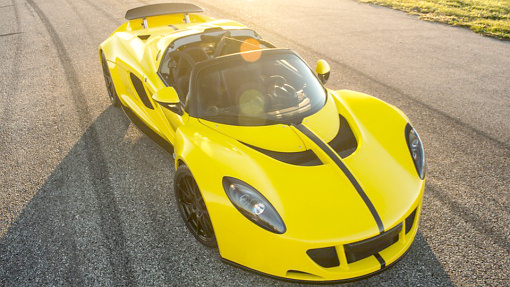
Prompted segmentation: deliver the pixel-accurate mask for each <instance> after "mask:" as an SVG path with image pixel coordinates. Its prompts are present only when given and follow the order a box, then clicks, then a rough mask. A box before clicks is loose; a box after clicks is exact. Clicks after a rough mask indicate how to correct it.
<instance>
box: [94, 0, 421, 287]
mask: <svg viewBox="0 0 510 287" xmlns="http://www.w3.org/2000/svg"><path fill="white" fill-rule="evenodd" d="M200 12H202V9H201V8H199V7H197V6H195V5H193V4H184V3H171V4H155V5H148V6H144V7H140V8H135V9H131V10H129V11H128V12H127V13H126V19H127V20H128V21H127V22H126V23H125V24H123V25H122V26H120V27H119V28H118V29H117V30H116V31H115V32H114V33H113V34H112V35H111V36H110V37H109V38H108V39H107V40H106V41H104V42H103V43H102V44H101V45H100V46H99V58H100V61H101V64H102V67H103V72H104V77H105V81H106V86H107V90H108V95H109V97H110V100H111V102H112V104H113V105H114V106H120V107H122V109H123V110H124V111H125V113H126V114H127V116H128V117H129V118H130V119H131V120H132V121H133V123H135V124H136V125H137V126H138V127H140V129H142V130H143V131H144V132H145V133H146V134H147V135H148V136H149V137H151V138H152V139H154V140H155V141H156V142H157V143H159V144H160V145H162V146H163V147H164V148H166V149H167V150H168V151H169V152H172V153H173V155H174V158H175V168H176V172H175V179H174V193H175V196H176V201H177V203H178V206H179V212H180V214H181V215H182V218H183V219H184V221H185V223H186V226H187V227H188V229H189V231H190V232H191V233H192V234H193V235H194V237H195V238H196V239H197V240H198V241H199V242H200V243H202V244H204V245H206V246H208V247H218V248H219V253H220V255H221V258H222V259H223V260H224V261H226V262H228V263H231V264H234V265H236V266H240V267H243V268H247V269H250V270H254V271H257V272H261V273H263V274H266V275H270V276H275V277H278V278H283V279H289V280H304V281H344V280H352V279H358V278H362V277H365V276H367V275H372V274H374V273H376V272H378V271H381V270H384V269H385V268H387V267H388V266H390V265H392V264H393V263H395V262H396V261H397V260H398V259H400V258H401V257H402V256H404V254H405V253H406V251H407V250H408V249H409V247H410V246H411V244H412V242H413V240H414V237H415V235H416V232H417V229H418V220H419V217H420V211H421V206H422V205H421V202H422V196H423V190H424V186H425V182H424V178H425V158H424V152H423V147H422V143H421V140H420V138H419V136H418V134H417V133H416V131H415V130H414V129H413V127H412V126H411V124H410V122H409V119H408V118H407V117H406V116H405V115H404V114H403V113H402V112H401V111H400V110H398V109H397V108H395V107H394V106H392V105H389V104H387V103H385V102H383V101H381V100H379V99H376V98H374V97H371V96H368V95H365V94H362V93H358V92H353V91H347V90H339V91H333V90H330V89H327V88H325V87H324V84H325V83H326V81H327V79H328V77H329V65H328V64H327V63H326V61H324V60H319V61H318V62H317V67H316V70H315V72H314V71H312V70H311V69H310V67H309V66H308V65H307V64H306V63H305V62H304V61H303V59H301V58H300V57H299V56H298V55H297V54H296V53H295V52H293V51H292V50H288V49H277V48H275V47H274V46H273V45H272V44H270V43H268V42H266V41H264V40H263V39H262V38H261V37H260V35H259V34H257V33H256V32H255V31H253V30H250V29H249V28H247V27H245V26H243V25H242V24H240V23H238V22H235V21H230V20H215V19H213V18H210V17H206V16H203V15H202V14H199V13H200ZM169 191H170V188H169Z"/></svg>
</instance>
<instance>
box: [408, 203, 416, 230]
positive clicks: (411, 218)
mask: <svg viewBox="0 0 510 287" xmlns="http://www.w3.org/2000/svg"><path fill="white" fill-rule="evenodd" d="M417 210H418V207H416V209H415V210H414V211H413V212H412V213H411V214H409V216H408V217H407V218H406V234H407V233H409V231H411V229H412V228H413V225H414V219H415V217H416V211H417Z"/></svg>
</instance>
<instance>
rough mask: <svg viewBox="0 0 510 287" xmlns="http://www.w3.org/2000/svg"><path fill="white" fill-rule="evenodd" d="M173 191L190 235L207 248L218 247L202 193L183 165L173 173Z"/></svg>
mask: <svg viewBox="0 0 510 287" xmlns="http://www.w3.org/2000/svg"><path fill="white" fill-rule="evenodd" d="M174 190H175V198H176V200H177V205H178V206H179V212H180V214H181V216H182V219H183V220H184V222H185V223H186V227H188V229H189V231H190V232H191V234H193V236H195V238H196V239H197V240H198V241H199V242H200V243H202V244H203V245H205V246H207V247H211V248H212V247H216V246H218V244H217V242H216V236H215V235H214V229H213V227H212V223H211V218H210V217H209V213H208V212H207V208H206V206H205V202H204V198H203V197H202V193H201V192H200V190H199V189H198V185H197V183H196V182H195V179H194V178H193V175H192V174H191V172H190V170H189V168H188V167H187V166H185V165H181V166H179V168H178V169H177V172H176V173H175V179H174Z"/></svg>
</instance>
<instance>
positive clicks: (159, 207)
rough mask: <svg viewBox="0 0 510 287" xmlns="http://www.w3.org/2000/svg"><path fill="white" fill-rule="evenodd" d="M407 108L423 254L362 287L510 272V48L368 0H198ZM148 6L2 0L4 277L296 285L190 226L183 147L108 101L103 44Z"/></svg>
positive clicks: (12, 280)
mask: <svg viewBox="0 0 510 287" xmlns="http://www.w3.org/2000/svg"><path fill="white" fill-rule="evenodd" d="M192 2H194V3H195V4H197V5H199V6H202V7H204V8H205V10H206V13H207V14H208V15H211V16H213V17H215V18H231V19H234V20H238V21H240V22H242V23H244V24H246V25H248V26H249V27H252V28H254V29H255V30H257V31H258V32H259V33H260V34H261V35H262V36H263V37H264V38H266V39H267V40H269V41H270V42H272V43H274V44H276V45H277V46H279V47H288V48H292V49H294V50H296V51H297V52H298V53H299V54H300V55H301V56H303V57H304V58H305V59H306V60H307V61H308V63H309V64H310V65H312V66H314V63H315V61H316V60H318V59H321V58H323V59H326V60H327V61H328V62H329V63H330V64H331V67H332V75H331V78H330V81H329V82H328V87H330V88H333V89H353V90H357V91H362V92H365V93H368V94H372V95H374V96H377V97H379V98H381V99H383V100H385V101H387V102H389V103H391V104H393V105H396V106H398V107H399V108H400V109H402V110H403V111H404V112H405V113H406V114H407V115H408V116H409V117H410V119H411V120H412V122H413V124H414V126H415V127H416V129H417V130H418V131H419V132H420V135H421V137H422V139H423V141H424V145H425V148H426V152H427V161H428V182H427V187H426V192H425V197H424V206H423V212H422V217H421V222H420V230H419V233H418V235H417V238H416V241H415V243H414V244H413V246H412V247H411V249H410V252H409V254H408V255H407V256H406V257H405V258H404V259H403V260H402V261H400V262H399V263H398V264H397V265H396V266H394V267H393V268H391V269H389V270H387V271H386V272H383V273H381V274H379V275H377V276H374V277H371V278H369V279H367V280H363V281H361V282H356V283H350V284H347V285H346V286H349V285H354V286H357V285H360V286H381V285H384V286H406V285H407V286H431V285H435V286H451V285H457V286H465V285H492V286H505V285H506V286H508V285H510V279H509V278H510V268H509V267H508V266H510V191H509V190H510V187H509V186H510V43H509V42H501V41H498V40H494V39H490V38H486V37H483V36H480V35H477V34H474V33H472V32H470V31H469V30H467V29H462V28H454V27H450V26H446V25H443V24H436V23H430V22H424V21H421V20H419V19H417V18H416V17H414V16H409V15H407V14H405V13H402V12H398V11H393V10H390V9H387V8H381V7H378V6H373V5H367V4H360V3H357V2H355V1H353V0H324V1H320V2H318V1H317V2H315V1H306V0H295V1H290V0H285V1H270V0H239V1H227V0H215V1H205V0H200V1H192ZM145 3H153V2H152V1H148V2H136V1H135V2H133V1H124V0H104V1H93V0H80V1H77V0H53V1H49V0H0V63H2V64H1V65H2V69H1V71H2V73H0V151H1V152H0V163H1V165H0V285H2V286H4V285H6V286H15V285H23V286H26V285H36V286H41V285H68V286H69V285H73V286H81V285H107V286H108V285H141V286H153V285H155V286H163V285H169V286H179V285H186V286H192V285H197V286H281V285H286V284H288V283H284V282H281V281H275V280H273V279H269V278H266V277H262V276H260V275H255V274H252V273H250V272H247V271H244V270H241V269H237V268H234V267H231V266H229V265H225V264H224V263H222V262H221V261H220V258H219V255H218V252H217V251H214V250H209V249H207V248H204V247H202V246H200V245H198V243H197V242H196V241H195V240H194V239H193V237H192V236H191V235H190V234H189V233H188V232H187V231H186V229H185V226H184V223H183V222H182V220H181V219H180V217H179V216H178V212H177V207H176V204H175V199H174V197H173V190H172V180H173V174H174V172H173V170H174V167H173V162H172V159H171V156H170V155H169V154H167V153H165V152H164V151H163V150H162V149H161V148H159V147H158V146H157V145H156V144H154V143H153V142H152V141H151V140H150V139H148V138H147V137H146V136H144V135H143V134H141V133H140V132H139V131H138V130H137V129H136V128H135V127H134V126H133V125H132V124H131V123H130V122H129V120H128V119H127V118H126V116H125V115H124V114H123V113H122V112H121V111H120V110H118V109H116V108H114V107H111V106H110V105H109V102H108V99H107V94H106V89H105V87H104V82H103V78H102V73H101V66H100V64H99V61H98V54H97V47H98V45H99V43H101V42H102V41H103V40H104V39H106V38H107V37H108V36H109V35H110V33H111V32H113V30H114V29H115V28H116V27H117V26H119V25H120V24H122V23H123V21H124V19H123V16H124V14H125V11H126V10H127V9H129V8H133V7H137V6H140V5H144V4H145Z"/></svg>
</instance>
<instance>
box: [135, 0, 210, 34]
mask: <svg viewBox="0 0 510 287" xmlns="http://www.w3.org/2000/svg"><path fill="white" fill-rule="evenodd" d="M201 12H204V9H202V8H200V7H198V6H196V5H194V4H191V3H162V4H152V5H146V6H142V7H138V8H133V9H130V10H128V11H127V12H126V20H133V19H140V18H141V19H143V26H144V28H148V27H147V20H146V18H147V17H151V16H160V15H169V14H184V19H183V20H184V22H185V23H189V22H190V20H189V16H188V14H189V13H201Z"/></svg>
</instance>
